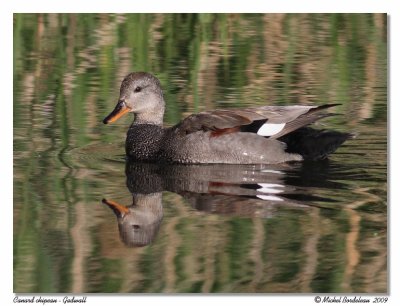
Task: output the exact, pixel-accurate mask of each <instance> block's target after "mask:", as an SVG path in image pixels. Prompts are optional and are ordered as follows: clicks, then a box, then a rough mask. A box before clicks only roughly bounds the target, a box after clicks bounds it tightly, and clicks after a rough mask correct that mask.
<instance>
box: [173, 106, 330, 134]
mask: <svg viewBox="0 0 400 306" xmlns="http://www.w3.org/2000/svg"><path fill="white" fill-rule="evenodd" d="M335 105H337V104H326V105H322V106H303V105H294V106H262V107H253V108H244V109H232V110H230V109H226V110H215V111H211V112H201V113H198V114H193V115H190V116H189V117H187V118H185V119H184V120H182V121H181V122H180V123H179V124H177V125H176V126H175V127H174V129H175V131H176V132H179V133H181V134H190V133H194V132H198V131H204V132H206V131H212V133H211V135H212V136H220V135H222V134H225V133H232V132H252V133H257V134H259V135H261V136H266V137H271V138H279V137H282V136H283V135H286V134H288V133H290V132H292V131H295V130H297V129H299V128H301V127H303V126H306V125H309V124H311V123H313V122H315V121H317V120H319V119H321V118H324V117H327V116H330V115H332V114H329V113H326V112H325V110H326V109H327V108H330V107H333V106H335Z"/></svg>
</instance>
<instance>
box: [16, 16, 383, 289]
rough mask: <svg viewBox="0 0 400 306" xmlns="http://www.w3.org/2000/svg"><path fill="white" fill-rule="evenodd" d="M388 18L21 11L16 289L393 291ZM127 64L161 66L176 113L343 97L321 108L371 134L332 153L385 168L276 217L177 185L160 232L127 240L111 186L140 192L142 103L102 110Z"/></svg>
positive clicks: (117, 193) (175, 116)
mask: <svg viewBox="0 0 400 306" xmlns="http://www.w3.org/2000/svg"><path fill="white" fill-rule="evenodd" d="M386 18H387V17H386V15H385V14H14V19H13V22H14V42H13V43H14V58H13V65H14V74H13V80H14V104H13V123H14V233H13V235H14V291H15V292H278V293H280V292H369V293H372V292H386V290H387V268H386V265H387V258H386V256H387V241H386V237H387V236H386V220H387V218H386V174H387V171H386V138H387V134H386V126H387V41H386V37H387V26H386ZM131 71H147V72H151V73H153V74H155V75H156V76H157V77H158V78H159V79H160V81H161V83H162V85H163V87H164V95H165V98H166V101H167V108H166V116H165V122H166V124H167V125H170V124H175V123H177V122H178V121H179V120H180V119H181V118H183V117H184V116H186V115H188V114H190V113H193V112H198V111H202V110H209V109H213V108H230V107H243V106H249V105H264V104H268V105H272V104H276V105H290V104H324V103H340V104H341V105H340V106H338V107H337V108H336V110H335V111H337V112H338V113H340V114H341V116H335V117H333V118H330V119H328V120H325V121H324V123H325V124H327V125H329V127H334V128H336V129H337V130H350V131H356V132H357V133H359V134H360V136H359V137H358V138H357V140H355V141H354V142H353V143H352V144H351V143H350V144H348V145H347V146H345V147H344V148H343V149H342V151H341V152H342V154H338V155H336V157H335V156H333V157H332V158H333V159H334V160H336V162H338V163H353V166H354V165H355V164H356V165H358V166H357V167H358V168H363V169H365V171H368V174H369V175H370V177H372V178H373V179H372V180H371V179H368V180H366V179H365V180H363V179H362V178H359V179H358V180H352V179H348V180H347V181H346V182H345V183H346V184H348V185H347V186H348V188H346V189H344V190H342V192H341V193H339V194H337V190H328V189H326V190H318V192H321V193H324V194H331V195H332V196H333V194H334V195H335V196H336V198H337V200H338V201H339V203H342V204H346V205H347V204H349V206H348V207H350V208H347V209H343V210H329V209H328V210H324V209H315V210H313V211H312V213H311V214H310V213H305V212H299V211H297V210H292V209H290V208H288V209H284V210H283V211H281V213H280V214H278V215H276V216H274V217H272V218H269V219H268V218H256V217H250V218H249V217H247V218H246V217H242V216H221V215H212V214H205V213H200V212H198V211H196V210H194V209H193V208H191V207H189V205H187V203H186V202H185V200H184V199H182V198H181V197H180V196H178V195H176V194H173V193H165V195H164V204H165V208H164V209H165V212H164V214H165V217H164V221H163V224H162V228H161V231H160V234H159V235H158V238H157V240H156V241H155V242H154V243H153V244H152V245H150V246H147V247H144V248H138V249H128V248H126V247H125V246H124V245H123V244H122V243H121V242H120V241H119V238H118V229H117V225H116V223H115V220H114V216H113V215H112V214H111V212H110V211H109V210H107V208H105V207H104V206H102V204H101V203H100V201H101V199H102V198H103V197H109V198H112V199H117V200H119V201H120V202H122V203H125V204H128V203H130V202H131V196H130V194H129V191H128V190H127V189H126V187H125V174H124V163H123V154H124V149H123V145H124V140H125V139H124V138H125V133H126V130H127V127H128V125H129V124H130V121H131V120H132V118H128V117H129V116H126V118H125V117H124V118H123V119H121V120H119V121H118V122H117V123H115V124H114V125H112V126H104V125H103V124H102V123H101V121H102V119H103V118H104V117H105V116H106V115H107V114H108V113H109V112H110V111H111V110H112V109H113V107H114V105H115V103H116V101H117V98H118V93H119V85H120V82H121V80H122V79H123V77H124V76H125V75H127V74H128V73H129V72H131ZM354 153H357V154H354ZM354 168H356V167H354ZM354 168H353V169H354ZM347 178H351V175H349V176H348V177H347Z"/></svg>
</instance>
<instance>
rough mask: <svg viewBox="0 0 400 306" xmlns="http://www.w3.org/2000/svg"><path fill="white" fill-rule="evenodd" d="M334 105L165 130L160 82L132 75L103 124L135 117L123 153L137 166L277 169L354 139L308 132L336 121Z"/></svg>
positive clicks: (251, 112) (211, 119)
mask: <svg viewBox="0 0 400 306" xmlns="http://www.w3.org/2000/svg"><path fill="white" fill-rule="evenodd" d="M335 105H337V104H327V105H321V106H304V105H293V106H261V107H249V108H242V109H220V110H214V111H206V112H201V113H198V114H193V115H190V116H189V117H187V118H185V119H183V120H182V121H181V122H179V123H178V124H176V125H174V126H172V127H168V128H164V127H163V117H164V109H165V102H164V97H163V92H162V89H161V84H160V81H159V80H158V79H157V78H156V77H155V76H153V75H151V74H149V73H146V72H133V73H130V74H128V75H127V76H126V77H125V78H124V80H123V81H122V84H121V89H120V96H119V100H118V103H117V105H116V107H115V109H114V110H113V111H112V112H111V113H110V114H109V115H108V116H107V117H106V118H105V119H104V120H103V123H105V124H107V123H111V122H114V121H116V120H117V119H118V118H120V117H121V116H123V115H124V114H126V113H134V114H135V120H134V122H133V123H132V125H131V126H130V127H129V130H128V133H127V138H126V145H125V149H126V154H127V156H128V157H129V158H130V159H132V160H136V161H147V162H161V163H184V164H191V163H228V164H277V163H283V162H288V161H300V160H307V159H308V160H317V159H324V158H326V157H327V156H328V154H330V153H332V152H334V151H335V150H336V149H337V148H338V147H339V146H340V145H341V144H342V143H343V142H344V141H345V140H346V139H348V138H350V137H351V136H352V134H349V133H341V132H336V131H327V130H315V129H312V128H310V127H307V126H308V125H310V124H311V123H313V122H315V121H317V120H319V119H322V118H325V117H327V116H330V115H332V114H329V113H327V112H326V110H327V109H328V108H330V107H332V106H335Z"/></svg>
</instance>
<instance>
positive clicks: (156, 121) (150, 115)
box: [134, 109, 164, 126]
mask: <svg viewBox="0 0 400 306" xmlns="http://www.w3.org/2000/svg"><path fill="white" fill-rule="evenodd" d="M163 118H164V109H157V110H154V111H147V112H143V113H139V114H135V121H134V124H153V125H158V126H162V125H163Z"/></svg>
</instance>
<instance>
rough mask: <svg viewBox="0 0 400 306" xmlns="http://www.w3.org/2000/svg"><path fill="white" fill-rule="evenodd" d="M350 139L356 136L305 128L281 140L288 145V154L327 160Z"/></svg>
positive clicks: (309, 158) (307, 158) (306, 158)
mask: <svg viewBox="0 0 400 306" xmlns="http://www.w3.org/2000/svg"><path fill="white" fill-rule="evenodd" d="M349 138H354V134H350V133H342V132H336V131H329V130H315V129H312V128H310V127H304V128H301V129H298V130H296V131H293V132H291V133H289V134H287V135H285V136H283V137H281V138H279V140H281V141H283V142H285V143H286V145H287V149H286V152H288V153H297V154H300V155H301V156H303V158H304V159H305V160H319V159H325V158H327V157H328V155H329V154H331V153H333V152H334V151H336V149H337V148H338V147H339V146H340V145H341V144H342V143H343V142H345V141H346V140H347V139H349Z"/></svg>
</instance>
